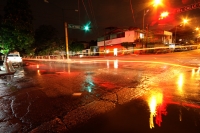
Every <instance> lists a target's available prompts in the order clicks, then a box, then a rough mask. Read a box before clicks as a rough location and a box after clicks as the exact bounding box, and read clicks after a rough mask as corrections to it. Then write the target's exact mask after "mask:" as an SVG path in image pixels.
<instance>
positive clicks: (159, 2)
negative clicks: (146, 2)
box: [153, 0, 162, 6]
mask: <svg viewBox="0 0 200 133" xmlns="http://www.w3.org/2000/svg"><path fill="white" fill-rule="evenodd" d="M161 3H162V0H154V1H153V6H157V5H160V4H161Z"/></svg>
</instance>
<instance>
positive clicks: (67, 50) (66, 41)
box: [64, 22, 69, 60]
mask: <svg viewBox="0 0 200 133" xmlns="http://www.w3.org/2000/svg"><path fill="white" fill-rule="evenodd" d="M64 26H65V43H66V55H67V60H69V48H68V24H67V22H65V23H64Z"/></svg>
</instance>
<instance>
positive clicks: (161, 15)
mask: <svg viewBox="0 0 200 133" xmlns="http://www.w3.org/2000/svg"><path fill="white" fill-rule="evenodd" d="M168 15H169V12H167V11H165V12H162V13H161V14H160V19H163V18H165V17H167V16H168Z"/></svg>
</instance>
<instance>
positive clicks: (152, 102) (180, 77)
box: [147, 69, 200, 129]
mask: <svg viewBox="0 0 200 133" xmlns="http://www.w3.org/2000/svg"><path fill="white" fill-rule="evenodd" d="M199 70H200V69H198V70H197V69H192V71H191V76H192V78H191V79H189V80H191V81H187V82H186V78H187V75H185V73H181V72H176V73H177V79H176V80H174V83H175V87H176V88H177V90H178V95H179V96H181V99H182V98H184V99H185V96H184V95H187V94H184V93H186V92H185V91H184V90H183V88H186V83H190V84H191V83H193V82H194V81H196V79H198V77H199V74H198V73H199ZM172 82H173V81H172ZM195 90H196V89H192V90H191V91H192V92H194V93H195ZM167 92H168V91H167ZM183 94H184V95H183ZM164 95H165V93H164V92H161V91H159V90H158V91H156V92H153V91H152V92H150V93H149V95H148V98H147V102H148V106H149V110H150V118H149V125H150V128H151V129H152V128H154V127H155V126H154V122H155V123H156V124H157V125H158V126H161V123H162V116H163V115H167V110H166V107H167V104H176V105H180V106H181V107H182V106H184V107H188V108H200V106H199V105H197V104H195V103H191V102H190V101H182V100H181V99H179V98H178V99H177V100H178V101H174V100H173V99H166V96H164ZM169 96H170V95H167V97H169ZM183 96H184V97H183ZM179 100H180V101H179ZM185 100H186V99H185ZM182 115H183V113H182V109H181V108H180V110H179V121H182ZM154 119H155V120H154Z"/></svg>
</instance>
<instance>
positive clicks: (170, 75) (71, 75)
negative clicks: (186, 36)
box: [0, 50, 200, 133]
mask: <svg viewBox="0 0 200 133" xmlns="http://www.w3.org/2000/svg"><path fill="white" fill-rule="evenodd" d="M25 64H26V65H25V66H24V67H23V68H18V71H17V73H16V74H15V75H14V77H10V76H7V77H1V79H0V88H1V89H0V92H1V93H0V96H1V98H0V103H1V106H0V108H1V109H0V110H1V111H0V132H10V133H15V132H23V133H26V132H32V133H35V132H39V133H40V132H71V133H76V132H80V133H107V132H108V133H110V132H116V133H146V132H150V133H151V132H152V133H160V132H162V133H163V132H164V133H169V132H170V133H175V132H185V133H189V132H190V133H199V132H200V114H199V113H200V103H199V102H200V96H199V95H200V73H199V71H200V69H199V66H200V65H199V64H200V59H199V50H196V51H190V52H187V53H183V52H180V53H172V54H165V55H139V56H134V57H133V56H132V57H129V56H127V57H110V58H108V57H106V58H99V59H77V58H74V59H72V62H71V63H66V62H64V61H61V62H55V61H30V60H26V61H25Z"/></svg>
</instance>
